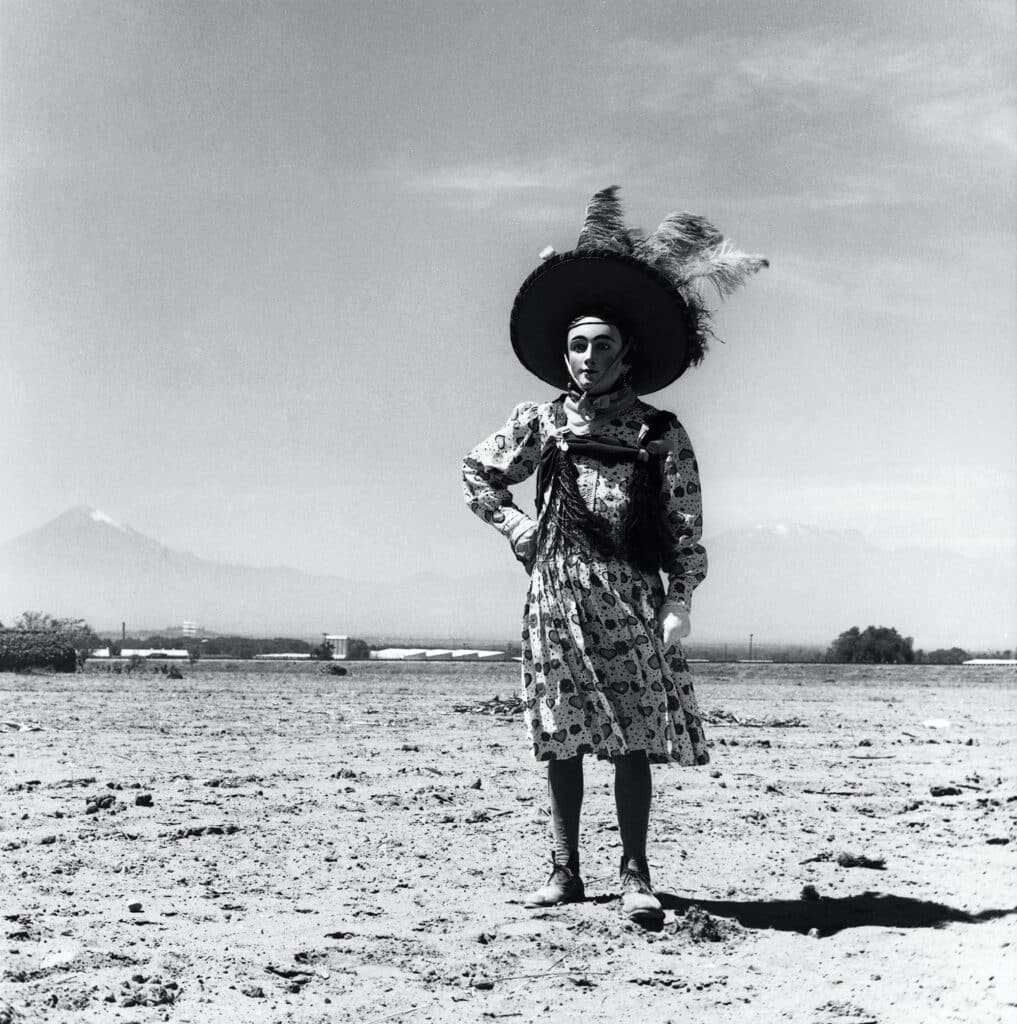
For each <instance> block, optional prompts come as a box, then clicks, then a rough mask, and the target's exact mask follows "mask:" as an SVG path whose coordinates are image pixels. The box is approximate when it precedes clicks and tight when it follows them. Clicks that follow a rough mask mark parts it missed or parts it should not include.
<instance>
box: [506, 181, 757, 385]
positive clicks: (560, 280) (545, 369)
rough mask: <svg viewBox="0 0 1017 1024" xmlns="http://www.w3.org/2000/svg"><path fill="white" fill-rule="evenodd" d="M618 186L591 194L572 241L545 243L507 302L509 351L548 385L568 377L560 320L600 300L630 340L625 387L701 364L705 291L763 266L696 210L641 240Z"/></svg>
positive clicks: (730, 284)
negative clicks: (563, 246) (547, 248)
mask: <svg viewBox="0 0 1017 1024" xmlns="http://www.w3.org/2000/svg"><path fill="white" fill-rule="evenodd" d="M618 192H619V189H618V186H617V185H612V186H610V187H609V188H605V189H602V190H601V191H600V192H598V193H596V195H594V197H593V198H592V199H591V200H590V204H589V206H588V207H587V208H586V219H585V222H584V224H583V228H582V231H580V233H579V239H578V241H577V242H576V246H575V248H574V249H573V250H572V251H571V252H566V253H561V254H556V253H553V250H552V254H551V255H550V256H549V257H548V258H547V259H546V260H545V261H544V262H543V263H542V265H541V266H539V267H537V269H536V270H534V271H533V273H532V274H530V275H529V277H527V279H526V280H525V281H524V282H523V284H522V286H521V287H520V289H519V292H518V294H517V295H516V299H515V303H514V304H513V307H512V316H511V319H510V333H511V336H512V347H513V348H514V349H515V352H516V355H517V356H518V357H519V359H520V361H521V362H522V364H523V365H524V366H525V367H526V368H527V369H528V370H530V371H531V372H532V373H534V374H536V375H537V376H538V377H540V378H541V379H542V380H545V381H547V382H548V383H549V384H553V385H554V386H555V387H566V386H567V384H568V377H567V373H566V371H565V368H564V363H563V360H562V351H563V349H564V345H565V338H566V334H567V328H568V324H569V323H570V322H571V321H572V319H574V317H576V316H577V315H581V314H582V313H584V312H592V311H596V310H597V309H601V308H604V307H608V308H610V309H611V310H612V311H614V312H615V313H616V316H617V319H619V320H621V321H622V322H621V323H619V324H618V326H619V327H620V328H621V329H622V331H623V332H625V333H626V334H627V335H629V336H630V337H631V338H632V339H633V341H634V350H633V357H632V374H631V380H632V386H633V388H634V389H635V390H636V391H637V392H639V393H640V394H647V393H649V392H652V391H658V390H660V388H663V387H666V386H667V385H668V384H670V383H671V382H672V381H674V380H676V379H677V378H678V377H679V376H681V374H682V373H684V372H685V370H686V369H687V368H688V367H689V366H694V365H696V364H698V363H699V362H701V361H702V358H703V356H704V354H705V352H706V348H707V343H708V340H709V338H711V337H712V336H713V334H712V331H711V329H710V310H709V308H708V307H707V305H706V294H707V293H708V289H709V288H711V287H712V289H713V290H714V291H716V293H717V295H718V297H720V298H726V297H727V296H728V295H730V294H731V293H732V292H733V291H735V290H736V289H737V288H739V287H740V286H741V285H743V284H744V283H745V282H746V281H747V280H748V278H749V277H751V276H752V275H753V274H755V273H757V272H758V271H760V270H762V268H763V267H767V266H769V262H768V261H767V260H766V258H765V257H763V256H759V255H750V254H748V253H743V252H740V251H738V250H737V249H735V248H734V247H733V246H732V245H731V244H730V243H729V242H727V241H726V240H725V239H724V237H723V236H722V235H721V233H720V232H719V231H718V230H717V229H716V228H715V227H714V226H713V225H712V224H711V223H710V222H709V221H708V220H707V219H706V218H705V217H701V216H699V215H698V214H694V213H671V214H668V216H667V217H665V218H664V220H663V221H662V222H661V223H660V226H659V227H658V228H657V230H656V231H654V232H653V234H651V235H648V236H646V237H645V238H644V237H642V235H641V233H640V232H638V231H636V230H634V229H631V228H627V227H626V226H625V221H624V217H623V214H622V207H621V201H620V200H619V198H618ZM542 255H543V254H542Z"/></svg>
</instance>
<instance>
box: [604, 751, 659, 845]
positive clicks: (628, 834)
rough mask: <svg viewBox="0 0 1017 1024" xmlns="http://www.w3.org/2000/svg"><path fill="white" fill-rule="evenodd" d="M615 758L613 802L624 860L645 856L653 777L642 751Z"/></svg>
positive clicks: (644, 752) (644, 753)
mask: <svg viewBox="0 0 1017 1024" xmlns="http://www.w3.org/2000/svg"><path fill="white" fill-rule="evenodd" d="M612 760H613V761H614V804H615V807H616V808H617V811H618V831H619V832H620V833H621V841H622V853H623V854H624V856H625V860H626V863H628V862H629V861H631V860H636V861H639V862H642V861H645V859H646V832H647V829H648V828H649V825H650V799H651V797H652V795H653V779H652V777H651V775H650V762H649V761H648V760H647V759H646V751H645V750H636V751H634V752H633V753H631V754H622V755H620V756H619V757H615V758H612Z"/></svg>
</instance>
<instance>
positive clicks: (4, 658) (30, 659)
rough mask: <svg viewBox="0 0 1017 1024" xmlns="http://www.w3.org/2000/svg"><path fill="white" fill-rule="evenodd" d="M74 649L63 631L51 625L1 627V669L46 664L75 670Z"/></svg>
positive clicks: (56, 667) (58, 670)
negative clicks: (40, 626) (54, 628)
mask: <svg viewBox="0 0 1017 1024" xmlns="http://www.w3.org/2000/svg"><path fill="white" fill-rule="evenodd" d="M77 667H78V665H77V653H76V651H75V650H74V644H73V643H72V642H71V640H70V638H69V637H67V636H66V635H63V634H61V633H58V632H56V631H55V630H52V629H0V671H2V672H20V671H24V670H25V669H28V668H49V669H52V670H53V671H54V672H74V671H75V670H76V669H77Z"/></svg>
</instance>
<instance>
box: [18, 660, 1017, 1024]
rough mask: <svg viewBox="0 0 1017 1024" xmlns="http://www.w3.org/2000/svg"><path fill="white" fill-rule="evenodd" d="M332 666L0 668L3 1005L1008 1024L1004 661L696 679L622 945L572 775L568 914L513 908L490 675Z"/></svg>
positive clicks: (763, 668)
mask: <svg viewBox="0 0 1017 1024" xmlns="http://www.w3.org/2000/svg"><path fill="white" fill-rule="evenodd" d="M231 664H232V665H233V666H235V667H231ZM345 667H346V668H347V669H348V670H349V675H347V676H344V677H336V676H332V675H329V674H328V666H323V665H312V664H298V665H293V666H288V667H287V668H286V669H285V670H284V671H280V669H279V666H277V665H271V664H261V663H254V664H252V663H250V662H236V663H221V662H217V663H211V662H210V663H205V664H202V663H199V665H197V666H195V667H193V668H192V667H190V666H187V665H182V666H181V671H182V673H183V675H184V678H183V679H182V680H172V679H169V678H167V677H166V676H164V675H163V674H162V673H160V672H159V671H157V670H155V669H154V668H152V667H151V666H145V668H144V669H143V670H140V671H136V672H135V673H134V674H133V675H131V676H116V675H113V674H110V673H107V672H106V671H105V670H104V668H103V667H101V666H98V667H96V668H95V669H90V670H89V671H88V672H86V673H85V674H83V675H77V676H45V675H24V676H16V675H0V691H2V694H0V698H2V700H3V702H4V715H3V716H2V717H3V719H5V720H6V721H8V722H14V723H23V724H24V725H25V726H27V727H29V728H31V727H35V726H38V727H40V729H39V731H20V732H14V731H3V732H0V755H2V756H0V766H2V769H3V793H2V797H0V903H2V905H0V911H2V913H3V921H2V924H3V926H4V935H3V938H2V943H3V945H2V947H0V948H3V950H4V957H3V958H0V961H2V968H0V970H2V974H0V1012H2V1008H3V1007H4V1005H5V1003H4V1001H6V1002H7V1003H9V1004H11V1005H13V1006H15V1007H17V1008H18V1009H19V1011H20V1012H22V1013H23V1015H24V1018H25V1020H27V1021H41V1020H47V1021H68V1022H70V1021H75V1022H78V1021H92V1020H95V1021H98V1020H136V1021H148V1020H159V1019H171V1020H174V1021H192V1022H202V1024H204V1022H206V1021H209V1020H216V1021H236V1022H240V1021H265V1022H269V1021H271V1022H278V1021H283V1020H294V1021H322V1022H324V1021H345V1020H356V1021H358V1022H359V1024H372V1022H374V1021H381V1020H383V1019H392V1020H402V1019H406V1020H408V1021H410V1022H412V1024H416V1022H419V1021H445V1020H451V1019H464V1020H469V1021H474V1020H478V1021H479V1020H484V1019H497V1018H501V1017H507V1018H508V1019H509V1020H511V1021H531V1020H533V1021H536V1020H540V1021H547V1020H552V1021H560V1022H562V1024H564V1022H565V1021H572V1020H575V1019H580V1018H582V1019H585V1020H588V1021H620V1022H629V1021H631V1022H635V1021H643V1020H647V1021H653V1022H656V1021H660V1022H663V1021H666V1020H682V1019H684V1020H695V1021H697V1022H702V1024H719V1022H726V1021H733V1020H743V1019H746V1018H745V1014H746V1013H752V1014H753V1015H754V1016H759V1017H761V1019H767V1020H769V1019H780V1020H784V1021H790V1022H792V1024H795V1022H803V1024H805V1022H808V1024H832V1022H834V1021H845V1020H851V1021H853V1022H856V1024H861V1022H864V1021H876V1022H879V1024H891V1022H897V1021H900V1022H905V1021H906V1022H908V1024H913V1022H914V1021H916V1020H921V1021H922V1022H923V1024H926V1022H937V1021H953V1022H961V1021H964V1022H967V1021H971V1022H975V1021H977V1022H979V1024H981V1022H995V1021H1005V1020H1012V1017H1013V1013H1014V1004H1015V1003H1017V993H1015V992H1014V988H1013V982H1012V980H1011V979H1012V978H1013V977H1014V976H1015V972H1014V970H1013V969H1012V968H1013V947H1012V946H1011V945H1010V943H1011V940H1012V934H1013V925H1014V914H1015V911H1017V908H1015V906H1014V904H1015V903H1017V899H1015V897H1014V895H1013V894H1014V892H1015V891H1017V884H1015V883H1017V833H1015V816H1017V768H1015V764H1017V757H1015V755H1017V673H1015V672H1014V670H1013V669H1007V668H1002V669H1000V668H994V669H978V668H946V667H944V668H939V667H935V668H934V667H909V666H899V667H896V666H895V667H884V666H825V665H697V666H695V668H696V679H697V690H698V693H699V697H700V703H701V705H702V707H703V709H704V711H705V712H706V713H707V715H708V717H710V718H712V719H713V720H714V724H712V725H710V726H709V729H708V735H709V736H710V738H711V740H712V742H713V749H712V756H713V763H712V764H711V765H709V766H708V767H706V768H701V769H680V768H666V767H662V768H656V769H654V784H655V810H654V817H653V823H652V826H651V864H652V866H653V869H654V877H655V881H656V883H657V885H658V887H659V888H660V889H661V890H663V892H664V893H665V897H664V898H665V904H666V906H667V908H668V911H667V920H666V924H665V928H664V930H663V931H662V932H660V933H646V932H643V931H640V930H638V929H635V928H634V927H633V926H631V925H629V924H628V923H627V922H625V921H623V920H622V919H621V917H620V915H619V911H618V901H617V899H616V898H615V897H616V895H617V893H616V888H615V884H614V876H615V873H616V871H617V853H618V849H617V831H616V828H615V825H614V812H613V806H612V800H611V795H610V770H609V768H608V766H606V765H602V764H598V763H592V764H590V765H589V767H588V769H587V791H588V797H587V801H586V804H585V809H584V815H585V817H584V827H583V847H584V856H585V860H584V870H585V874H586V877H587V885H588V893H589V896H590V899H589V900H588V902H586V903H584V904H581V905H576V906H571V907H565V908H560V909H558V910H555V911H551V912H547V913H535V912H533V911H527V910H524V909H523V908H522V907H521V905H520V904H519V902H518V897H519V894H520V893H521V892H524V891H525V890H526V889H528V888H530V887H532V886H534V885H535V884H538V883H539V882H541V881H543V878H544V876H545V875H546V870H547V860H548V854H547V845H548V844H547V840H546V814H545V811H544V804H545V796H544V792H543V783H542V771H541V769H540V767H539V766H536V765H534V764H533V762H532V761H531V759H530V757H529V754H528V752H527V750H526V746H525V741H524V737H523V726H522V722H521V721H520V719H519V717H518V716H506V717H494V716H488V715H482V714H470V713H467V714H464V713H459V712H456V711H455V710H454V707H455V705H457V704H475V705H479V704H482V703H483V702H485V701H487V700H489V699H490V698H491V697H493V696H495V695H497V694H501V695H503V696H507V695H509V694H512V693H514V692H515V690H516V688H517V685H518V673H519V666H518V665H515V664H495V665H476V664H472V665H454V664H433V665H420V664H373V663H351V664H348V665H346V666H345ZM778 722H782V723H785V724H783V725H781V724H777V723H778ZM934 792H936V793H939V794H940V795H933V793H934ZM139 796H141V797H142V803H141V804H140V805H139V804H138V803H136V799H137V797H139ZM149 796H150V797H151V805H150V806H145V804H146V803H147V800H146V799H145V798H146V797H149ZM90 808H91V810H89V809H90ZM841 852H851V853H856V854H864V855H867V856H869V857H871V858H873V859H876V860H878V859H882V860H883V861H884V862H885V869H884V870H874V869H866V868H859V867H843V866H841V865H840V864H838V863H837V860H836V855H837V854H838V853H841ZM810 885H811V886H813V887H814V889H815V893H816V895H817V896H818V899H810V898H807V896H808V895H809V894H808V893H807V892H806V894H805V895H803V887H805V886H810ZM132 906H133V907H134V908H135V909H132ZM810 932H811V933H812V934H811V935H810ZM1008 961H1009V966H1007V963H1008ZM118 1015H119V1016H118Z"/></svg>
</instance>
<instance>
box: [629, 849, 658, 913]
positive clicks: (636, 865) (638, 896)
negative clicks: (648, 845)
mask: <svg viewBox="0 0 1017 1024" xmlns="http://www.w3.org/2000/svg"><path fill="white" fill-rule="evenodd" d="M618 875H619V880H620V881H621V889H622V913H624V914H625V916H626V917H628V919H629V920H630V921H635V922H636V923H643V924H647V923H653V922H655V921H660V920H662V919H663V917H664V909H663V907H661V905H660V900H658V899H657V896H656V894H655V893H654V891H653V886H652V885H651V884H650V866H649V864H647V863H646V858H645V857H627V856H625V855H624V854H623V855H622V859H621V866H620V867H619V869H618Z"/></svg>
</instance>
